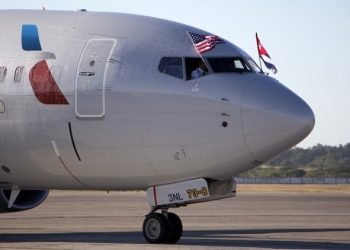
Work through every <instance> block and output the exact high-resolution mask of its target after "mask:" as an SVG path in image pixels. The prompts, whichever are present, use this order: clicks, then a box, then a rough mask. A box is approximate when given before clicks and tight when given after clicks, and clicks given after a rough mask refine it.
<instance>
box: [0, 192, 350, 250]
mask: <svg viewBox="0 0 350 250" xmlns="http://www.w3.org/2000/svg"><path fill="white" fill-rule="evenodd" d="M147 211H148V206H147V203H146V199H145V193H144V192H111V193H109V194H107V193H105V192H76V191H75V192H68V191H64V192H60V191H55V192H53V193H51V194H50V196H49V197H48V199H47V200H46V202H44V203H43V204H42V205H41V206H39V207H37V208H35V209H33V210H29V211H27V212H21V213H12V214H0V249H84V250H87V249H94V250H95V249H350V195H349V194H348V193H299V192H251V191H250V192H241V193H240V192H239V193H238V197H236V198H230V199H226V200H221V201H214V202H208V203H202V204H195V205H190V206H188V207H183V208H178V209H173V210H171V211H175V212H176V213H177V214H178V215H179V216H180V217H181V219H182V222H183V226H184V234H183V237H182V238H181V240H180V241H179V242H178V243H177V244H176V245H149V244H147V243H145V241H144V239H143V236H142V232H141V225H142V222H143V218H144V214H145V213H146V212H147Z"/></svg>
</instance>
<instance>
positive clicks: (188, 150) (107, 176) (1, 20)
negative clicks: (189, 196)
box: [0, 11, 314, 190]
mask: <svg viewBox="0 0 350 250" xmlns="http://www.w3.org/2000/svg"><path fill="white" fill-rule="evenodd" d="M0 13H1V14H0V27H1V29H2V30H3V33H2V34H3V35H2V36H1V38H0V43H1V48H0V67H1V66H3V67H6V69H7V73H6V77H5V79H4V81H3V82H1V83H0V101H1V103H2V104H3V105H4V108H5V110H4V112H3V113H0V127H1V130H0V147H1V151H0V165H1V166H3V167H2V169H0V188H4V189H5V188H11V187H13V186H17V187H20V188H21V189H52V188H55V189H103V190H125V189H145V188H147V187H150V186H153V185H160V184H167V183H174V182H180V181H185V180H191V179H196V178H207V179H215V180H224V179H228V178H230V177H233V176H235V175H237V174H239V173H241V172H243V171H246V170H248V169H250V168H253V167H255V166H257V165H258V164H260V163H262V162H263V161H266V160H267V159H269V158H270V157H272V156H274V155H275V154H277V153H279V152H281V151H283V150H285V149H287V148H289V147H291V146H293V145H295V144H296V143H297V142H299V141H300V140H301V139H303V138H304V137H305V136H306V135H307V134H308V133H309V132H310V131H311V129H312V127H313V124H314V117H313V114H312V111H311V109H310V108H309V107H308V106H307V104H306V103H305V102H303V101H302V100H301V99H300V98H299V97H297V96H296V95H295V94H294V93H292V92H291V91H290V90H288V89H287V88H285V87H284V86H283V85H282V84H280V83H279V82H277V81H276V80H274V79H271V78H269V77H267V76H264V75H263V74H260V73H257V72H250V73H222V74H215V73H213V72H212V70H209V74H208V75H206V76H205V77H202V78H198V79H195V80H188V79H186V77H185V76H184V77H183V79H179V78H174V77H172V76H169V75H167V74H164V73H161V72H160V71H159V69H158V66H159V62H160V60H161V58H163V57H165V56H167V57H171V56H173V57H181V58H186V57H189V58H191V57H198V54H197V53H196V51H195V50H194V48H193V45H192V43H191V41H190V40H189V38H188V36H187V34H186V31H188V30H189V29H190V30H192V31H195V32H202V31H200V30H198V29H195V28H193V27H189V26H185V25H182V24H178V23H173V22H168V21H163V20H159V19H154V18H147V17H141V16H133V15H126V14H108V13H107V14H106V13H105V14H97V13H87V12H76V13H74V12H68V13H67V12H46V11H7V12H0ZM23 25H35V26H36V27H37V28H38V33H39V37H40V43H41V51H38V50H32V51H30V50H24V49H23V41H22V47H21V29H22V27H23ZM4 31H5V32H4ZM22 32H23V31H22ZM22 39H23V34H22ZM207 56H208V57H210V56H218V57H223V56H232V57H247V55H246V54H245V53H244V52H243V51H242V50H240V49H239V48H238V47H236V46H235V45H233V44H230V43H229V42H226V44H224V45H220V46H217V48H216V49H215V50H213V51H210V52H208V55H207ZM42 60H45V61H46V63H47V65H48V68H49V69H50V72H51V74H52V77H53V78H54V80H55V81H56V83H57V85H58V87H59V89H60V91H61V92H62V94H63V96H64V97H65V98H66V100H67V102H68V103H65V104H64V103H62V102H61V103H58V104H57V103H56V104H55V103H54V102H55V101H53V103H54V104H50V103H49V104H47V103H43V102H42V100H43V99H44V100H46V101H48V102H50V100H54V99H50V98H49V97H47V96H49V95H50V93H44V94H45V97H42V96H41V97H40V93H42V92H45V91H46V90H45V89H44V88H37V89H35V88H36V87H35V84H33V81H34V82H35V81H38V82H40V80H38V79H39V78H40V77H41V76H36V75H35V74H36V72H39V73H40V70H38V71H35V70H33V67H34V66H35V65H36V64H38V63H39V62H41V61H42ZM183 60H184V59H183ZM19 66H23V67H24V73H23V77H22V79H21V81H20V82H15V81H14V76H15V73H16V72H15V71H16V69H17V68H18V67H19ZM31 73H32V74H31ZM35 77H37V78H35ZM33 79H34V80H33ZM35 79H37V80H35ZM33 85H34V86H33ZM40 98H43V99H40ZM45 98H46V99H45ZM54 98H56V97H54ZM62 98H63V97H62ZM40 100H41V101H40ZM0 110H1V109H0ZM225 125H226V126H225ZM4 167H5V168H6V169H7V170H8V171H5V170H4Z"/></svg>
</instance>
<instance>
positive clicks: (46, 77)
mask: <svg viewBox="0 0 350 250" xmlns="http://www.w3.org/2000/svg"><path fill="white" fill-rule="evenodd" d="M29 80H30V84H31V85H32V88H33V90H34V94H35V96H36V98H37V99H38V100H39V101H40V102H41V103H43V104H61V105H65V104H69V103H68V101H67V99H66V97H65V96H64V95H63V94H62V92H61V90H60V88H59V87H58V85H57V83H56V81H55V79H54V78H53V76H52V74H51V72H50V69H49V67H48V65H47V62H46V61H45V60H42V61H40V62H38V63H37V64H35V65H34V67H33V68H32V69H31V70H30V73H29Z"/></svg>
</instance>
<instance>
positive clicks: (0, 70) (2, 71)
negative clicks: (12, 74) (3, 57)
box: [0, 66, 7, 83]
mask: <svg viewBox="0 0 350 250" xmlns="http://www.w3.org/2000/svg"><path fill="white" fill-rule="evenodd" d="M6 73H7V68H6V67H4V66H2V67H0V83H1V82H4V81H5V78H6Z"/></svg>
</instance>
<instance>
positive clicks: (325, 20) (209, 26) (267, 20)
mask: <svg viewBox="0 0 350 250" xmlns="http://www.w3.org/2000/svg"><path fill="white" fill-rule="evenodd" d="M43 6H45V7H46V9H49V10H50V9H53V10H77V9H82V8H84V9H87V10H88V11H109V12H124V13H134V14H142V15H147V16H154V17H160V18H164V19H168V20H173V21H177V22H181V23H186V24H190V25H192V26H196V27H198V28H202V29H204V30H208V31H210V32H212V33H215V34H217V35H219V36H221V37H223V38H225V39H228V40H230V41H231V42H233V43H235V44H236V45H238V46H239V47H241V48H242V49H243V50H245V51H246V52H248V54H250V55H251V56H252V57H253V58H255V59H256V60H257V52H256V43H255V37H254V36H255V32H258V33H259V37H260V40H261V42H262V43H263V45H264V46H265V48H266V49H267V51H268V52H269V54H270V56H271V57H272V59H273V62H274V63H275V65H276V66H277V68H278V70H279V73H278V74H277V75H275V77H276V78H277V79H278V80H280V81H281V82H283V83H284V84H285V85H286V86H287V87H288V88H290V89H292V90H293V91H294V92H296V93H297V94H298V95H299V96H301V97H302V98H303V99H304V100H305V101H306V102H308V103H309V104H310V106H311V107H312V109H313V110H314V113H315V116H316V126H315V129H314V131H313V132H312V133H311V135H310V136H309V137H308V138H306V139H305V140H304V141H303V142H302V143H301V144H299V146H302V147H309V146H313V145H315V144H317V143H322V144H328V145H339V144H345V143H348V142H350V70H349V66H350V63H349V60H350V1H346V0H333V1H330V0H328V1H325V0H308V1H305V0H293V1H287V0H279V1H277V0H264V1H259V0H250V1H246V0H218V1H211V0H191V1H189V0H177V1H172V2H170V1H161V0H148V1H141V0H139V1H137V0H127V1H117V0H114V1H113V0H106V1H103V0H100V1H92V0H84V1H83V0H74V1H72V0H60V1H52V0H51V1H49V0H41V1H39V0H31V1H27V0H26V1H24V0H22V1H21V0H19V1H16V0H13V1H3V2H2V3H1V7H2V9H41V8H42V7H43ZM116 25H117V24H116Z"/></svg>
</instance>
